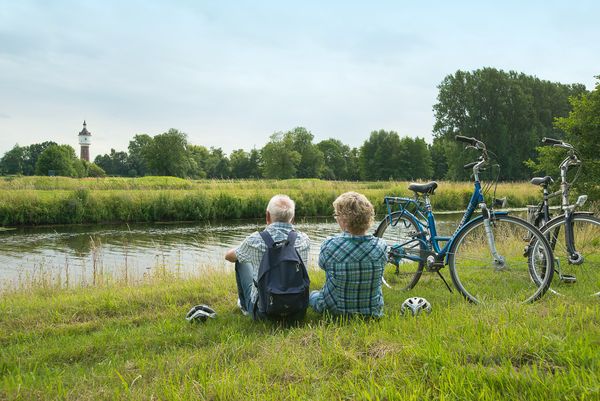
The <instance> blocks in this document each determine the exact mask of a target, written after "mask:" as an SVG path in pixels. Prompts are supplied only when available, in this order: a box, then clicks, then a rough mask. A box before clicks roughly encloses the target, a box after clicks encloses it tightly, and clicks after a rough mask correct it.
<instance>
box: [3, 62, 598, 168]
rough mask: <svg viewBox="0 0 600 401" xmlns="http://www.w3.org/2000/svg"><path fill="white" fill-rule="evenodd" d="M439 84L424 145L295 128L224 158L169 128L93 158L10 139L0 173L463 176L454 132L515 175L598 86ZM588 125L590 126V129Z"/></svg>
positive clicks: (539, 160) (473, 80)
mask: <svg viewBox="0 0 600 401" xmlns="http://www.w3.org/2000/svg"><path fill="white" fill-rule="evenodd" d="M438 89H439V93H438V97H437V103H436V104H435V105H434V106H433V111H434V114H435V124H434V127H433V143H432V144H427V143H426V142H425V140H424V139H422V138H411V137H409V136H404V137H401V136H400V135H399V134H398V133H397V132H395V131H386V130H378V131H373V132H371V133H370V135H369V137H368V138H367V139H366V140H365V141H364V143H363V144H362V145H361V146H359V147H350V146H349V145H347V144H344V143H343V142H342V141H340V140H339V139H334V138H330V139H326V140H323V141H320V142H317V143H315V141H314V135H313V134H312V133H311V132H310V131H309V130H308V129H306V128H304V127H297V128H294V129H291V130H289V131H286V132H276V133H274V134H272V135H271V136H270V137H269V141H268V142H267V143H266V144H265V146H263V147H262V148H261V149H251V150H244V149H237V150H234V151H233V152H231V153H230V154H229V155H226V154H225V152H223V150H222V149H221V148H218V147H210V148H207V147H205V146H201V145H196V144H191V143H189V142H188V138H187V135H186V134H185V133H183V132H181V131H179V130H176V129H170V130H168V131H167V132H164V133H161V134H158V135H155V136H150V135H147V134H138V135H135V136H134V137H133V138H132V139H131V140H130V142H129V146H128V148H127V151H117V150H115V149H111V152H110V153H109V154H104V155H99V156H97V157H96V158H95V160H94V163H86V162H82V161H81V160H79V159H77V157H76V155H75V151H74V150H73V148H72V147H70V146H68V145H58V144H56V143H53V142H44V143H41V144H33V145H29V146H25V147H20V146H18V145H15V147H14V148H13V149H11V150H10V151H8V152H7V153H6V154H5V155H4V157H2V159H0V173H2V174H23V175H33V174H37V175H46V174H48V172H49V171H52V172H54V173H55V174H56V175H66V176H73V177H83V176H103V175H111V176H130V177H136V176H146V175H166V176H176V177H189V178H274V179H286V178H322V179H328V180H389V179H393V180H418V179H429V178H434V179H450V180H463V179H467V178H468V174H469V172H468V171H465V170H464V169H463V167H462V166H463V165H464V164H466V163H467V162H469V161H472V159H473V157H474V154H473V153H471V152H469V151H465V150H464V149H463V148H462V147H461V146H460V145H459V144H457V143H455V142H454V140H453V138H454V135H456V134H461V135H465V136H473V137H476V138H478V139H480V140H482V141H484V142H485V143H486V144H487V145H488V149H490V150H492V151H493V152H494V153H495V154H496V156H497V161H498V164H499V165H501V170H500V179H502V180H523V179H527V178H529V177H530V175H531V174H532V172H535V171H538V172H539V171H543V170H544V168H542V167H540V166H546V167H547V166H550V164H551V163H549V162H548V152H547V151H545V150H544V149H540V148H539V145H540V140H541V138H542V137H544V136H549V137H553V138H571V140H573V139H577V138H578V136H577V135H572V134H571V133H572V132H574V130H578V131H579V130H581V129H582V128H581V127H579V126H578V128H573V124H569V123H567V122H565V121H566V119H568V118H570V116H571V114H572V113H573V112H574V107H575V111H577V110H578V105H580V103H581V102H584V103H586V104H587V102H588V99H594V96H597V92H598V88H597V87H596V89H595V91H593V92H592V93H588V91H587V90H586V88H585V86H584V85H582V84H570V85H566V84H561V83H555V82H549V81H544V80H540V79H539V78H536V77H532V76H529V75H525V74H522V73H516V72H513V71H510V72H505V71H501V70H497V69H494V68H483V69H479V70H475V71H471V72H465V71H460V70H459V71H457V72H456V73H454V74H451V75H448V76H446V77H445V78H444V80H443V81H442V82H441V83H440V85H439V86H438ZM577 102H579V103H577ZM579 108H581V107H579ZM570 113H571V114H570ZM580 118H582V117H580ZM588 125H589V124H588ZM583 129H584V130H585V129H588V130H589V129H590V127H589V126H586V127H584V128H583ZM593 129H594V128H592V129H591V132H595V131H593ZM586 138H587V137H586ZM596 142H597V140H596V141H594V140H592V141H591V142H590V141H589V140H586V141H579V142H578V143H579V144H580V145H581V146H583V147H585V148H586V149H587V148H589V147H590V146H592V147H593V146H597V143H596ZM544 160H546V162H544Z"/></svg>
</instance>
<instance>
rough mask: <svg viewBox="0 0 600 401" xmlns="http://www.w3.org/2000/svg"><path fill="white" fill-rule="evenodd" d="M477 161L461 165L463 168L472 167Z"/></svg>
mask: <svg viewBox="0 0 600 401" xmlns="http://www.w3.org/2000/svg"><path fill="white" fill-rule="evenodd" d="M477 163H479V162H471V163H468V164H465V165H464V166H463V167H464V169H465V170H468V169H470V168H473V166H474V165H476V164H477Z"/></svg>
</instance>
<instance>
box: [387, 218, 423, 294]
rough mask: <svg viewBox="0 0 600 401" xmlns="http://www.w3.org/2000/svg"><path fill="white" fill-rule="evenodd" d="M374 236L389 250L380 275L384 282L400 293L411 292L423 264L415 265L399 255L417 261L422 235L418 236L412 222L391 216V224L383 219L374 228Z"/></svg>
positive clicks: (421, 247) (420, 262)
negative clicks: (383, 241) (415, 257)
mask: <svg viewBox="0 0 600 401" xmlns="http://www.w3.org/2000/svg"><path fill="white" fill-rule="evenodd" d="M375 236H376V237H379V238H383V239H384V240H385V241H386V242H387V244H388V246H389V247H390V252H389V253H388V263H387V265H386V268H385V272H384V276H385V278H386V281H387V282H389V283H390V284H391V285H394V284H395V285H397V286H398V287H399V289H400V290H404V291H408V290H410V289H411V288H413V287H414V286H415V285H416V284H417V282H418V281H419V278H420V277H421V274H422V272H423V267H424V266H425V263H424V261H423V260H421V261H417V262H415V261H412V260H409V259H406V258H405V257H400V255H411V256H418V257H420V256H421V250H423V249H425V246H424V244H423V241H424V237H425V235H424V234H423V233H420V230H419V226H418V225H417V222H416V221H415V219H414V218H413V217H412V216H409V215H407V214H404V213H401V212H394V213H392V215H391V223H390V217H389V216H386V217H385V219H383V221H382V222H381V223H380V224H379V227H377V230H376V231H375ZM390 270H391V271H393V274H392V273H390Z"/></svg>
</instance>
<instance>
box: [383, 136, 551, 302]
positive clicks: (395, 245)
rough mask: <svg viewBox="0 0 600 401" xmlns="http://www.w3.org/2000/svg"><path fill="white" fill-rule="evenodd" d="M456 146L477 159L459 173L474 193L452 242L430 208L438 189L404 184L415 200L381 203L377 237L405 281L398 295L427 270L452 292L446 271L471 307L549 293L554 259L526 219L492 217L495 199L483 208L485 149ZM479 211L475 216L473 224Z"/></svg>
mask: <svg viewBox="0 0 600 401" xmlns="http://www.w3.org/2000/svg"><path fill="white" fill-rule="evenodd" d="M455 139H456V140H457V141H460V142H463V143H466V144H467V146H466V148H471V149H476V150H478V151H479V152H480V156H479V157H478V159H477V161H474V162H471V163H469V164H467V165H465V166H464V167H465V169H472V171H473V177H474V189H473V194H472V196H471V199H470V201H469V204H468V206H467V210H466V211H465V213H464V215H463V217H462V219H461V221H460V223H459V224H458V227H457V228H456V230H455V231H454V233H453V234H452V235H451V236H440V235H438V232H437V227H436V220H435V215H434V213H433V209H432V206H431V202H430V196H432V195H434V193H435V190H436V188H437V186H438V184H437V182H435V181H432V182H428V183H426V184H415V183H413V184H410V185H409V186H408V189H409V190H410V191H413V193H414V198H406V197H393V196H386V197H385V198H384V201H385V204H386V207H387V215H386V217H385V218H384V219H383V220H382V222H381V223H380V224H379V226H378V227H377V229H376V231H375V236H377V237H380V238H383V239H385V240H386V241H387V242H388V245H390V250H389V253H388V262H389V263H391V264H393V265H394V266H396V272H397V278H398V280H404V282H403V283H402V284H401V285H402V289H403V290H409V289H411V288H413V287H414V286H415V285H416V284H417V282H418V281H419V279H420V277H421V275H422V273H423V271H424V270H425V269H427V270H428V271H431V272H436V273H437V274H438V275H439V276H440V277H441V278H442V280H443V281H444V283H445V285H446V287H447V288H448V290H449V291H450V292H452V289H451V288H450V286H449V285H448V283H447V282H446V280H445V279H444V276H443V275H442V274H441V273H440V269H442V268H443V267H444V266H446V265H447V266H448V267H449V270H450V275H451V278H452V282H453V284H454V286H455V287H456V288H457V289H458V291H459V292H460V293H461V294H462V295H463V297H464V298H465V299H467V300H468V301H470V302H473V303H477V304H479V303H486V302H490V301H500V300H503V299H504V300H507V299H511V300H519V301H521V302H532V301H535V300H537V299H539V298H540V297H542V296H543V295H544V293H545V292H546V290H547V289H548V287H549V286H550V282H551V280H552V276H553V273H554V258H553V256H552V251H551V248H550V245H549V243H548V241H547V239H546V237H544V236H543V235H542V233H541V232H540V231H539V230H538V229H537V228H536V227H535V226H534V225H533V224H531V223H529V222H527V221H526V220H523V219H520V218H517V217H514V216H509V215H508V212H506V211H496V210H494V207H500V206H502V205H503V203H504V201H505V200H504V199H495V198H494V201H493V202H492V207H491V208H488V206H487V204H486V202H485V199H484V193H487V191H489V189H490V188H491V185H493V183H490V184H488V186H487V187H486V189H485V190H482V186H481V182H480V180H479V172H480V171H483V170H484V169H485V168H486V166H489V155H488V151H487V149H486V146H485V144H484V143H483V142H481V141H479V140H477V139H475V138H469V137H465V136H460V135H457V136H456V137H455ZM496 181H497V179H496ZM494 194H495V190H494ZM477 208H478V209H479V210H480V212H481V214H480V215H479V216H476V217H473V215H474V212H475V210H476V209H477ZM394 209H397V210H394ZM444 243H445V244H444ZM522 244H525V247H523V246H521V245H522ZM442 245H443V246H442Z"/></svg>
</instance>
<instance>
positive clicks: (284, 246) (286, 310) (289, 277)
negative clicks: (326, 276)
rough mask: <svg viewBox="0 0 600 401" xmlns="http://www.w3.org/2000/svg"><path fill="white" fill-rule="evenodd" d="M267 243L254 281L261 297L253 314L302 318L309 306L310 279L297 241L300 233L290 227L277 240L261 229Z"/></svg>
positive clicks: (276, 318)
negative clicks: (287, 232)
mask: <svg viewBox="0 0 600 401" xmlns="http://www.w3.org/2000/svg"><path fill="white" fill-rule="evenodd" d="M260 236H261V237H262V239H263V241H265V244H267V251H266V252H265V254H264V255H263V258H262V260H261V262H260V267H259V269H258V279H257V280H256V281H255V283H254V284H255V285H256V288H257V289H258V301H257V303H256V305H255V307H254V318H255V319H259V318H265V317H266V318H269V319H273V320H299V319H302V318H303V317H304V315H305V313H306V308H307V307H308V291H309V286H310V279H309V278H308V272H307V271H306V266H304V262H303V261H302V258H301V257H300V255H299V254H298V251H297V250H296V248H295V246H294V244H295V243H296V238H297V236H298V235H297V234H296V232H295V231H290V233H289V234H288V237H287V240H285V241H280V242H274V241H273V237H271V235H270V234H269V233H268V232H266V231H262V232H261V233H260Z"/></svg>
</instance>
